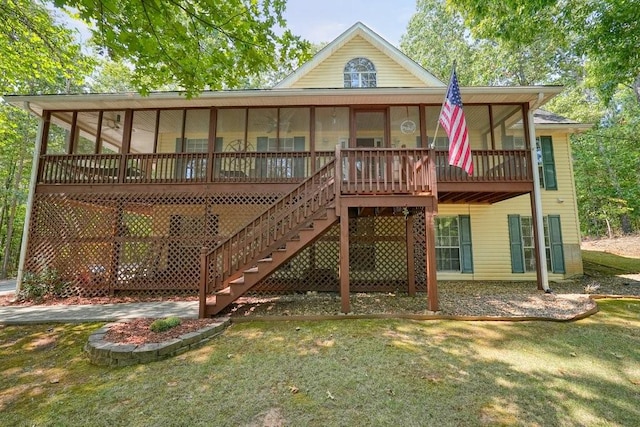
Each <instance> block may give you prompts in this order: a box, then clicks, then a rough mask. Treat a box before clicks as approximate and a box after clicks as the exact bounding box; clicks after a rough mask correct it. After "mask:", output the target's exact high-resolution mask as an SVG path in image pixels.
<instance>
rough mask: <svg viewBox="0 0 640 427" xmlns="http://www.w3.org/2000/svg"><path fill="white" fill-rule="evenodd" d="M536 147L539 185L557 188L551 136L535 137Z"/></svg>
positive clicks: (551, 188)
mask: <svg viewBox="0 0 640 427" xmlns="http://www.w3.org/2000/svg"><path fill="white" fill-rule="evenodd" d="M536 149H537V153H538V173H539V176H540V187H541V188H545V189H547V190H557V189H558V181H557V180H556V164H555V159H554V156H553V143H552V141H551V137H550V136H541V137H538V138H536Z"/></svg>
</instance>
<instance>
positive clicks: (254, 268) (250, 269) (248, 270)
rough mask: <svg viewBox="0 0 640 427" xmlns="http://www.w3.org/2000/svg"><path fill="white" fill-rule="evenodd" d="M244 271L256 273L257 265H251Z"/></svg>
mask: <svg viewBox="0 0 640 427" xmlns="http://www.w3.org/2000/svg"><path fill="white" fill-rule="evenodd" d="M244 272H245V273H257V272H258V267H251V268H249V269H247V270H245V271H244Z"/></svg>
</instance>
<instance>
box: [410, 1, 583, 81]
mask: <svg viewBox="0 0 640 427" xmlns="http://www.w3.org/2000/svg"><path fill="white" fill-rule="evenodd" d="M401 48H402V50H403V51H404V52H405V53H407V54H408V55H409V56H410V57H412V58H413V59H415V60H416V61H418V62H420V63H421V64H422V65H423V66H424V67H426V68H427V69H429V70H430V71H432V72H433V73H434V74H436V75H438V76H439V77H440V78H441V79H443V80H446V79H447V78H448V76H449V73H450V70H451V64H452V62H453V60H457V61H458V64H459V65H460V66H459V67H458V78H459V80H460V83H461V84H463V85H468V86H474V85H483V86H485V85H521V86H526V85H532V84H557V83H562V82H563V81H564V80H567V77H569V78H570V79H571V80H574V79H575V74H576V73H580V72H581V71H580V69H581V66H582V63H581V60H580V58H578V57H576V56H575V55H574V54H573V53H572V52H571V51H569V50H568V49H566V44H558V43H557V42H556V41H554V40H550V39H547V38H545V37H544V36H543V35H540V36H539V37H537V38H536V39H535V41H534V42H532V43H529V44H514V43H508V42H506V41H504V40H501V39H499V38H496V37H493V35H491V34H472V33H471V31H470V29H469V28H468V27H467V25H466V23H465V20H464V18H463V16H462V14H460V13H459V12H458V11H456V10H454V9H452V8H448V7H446V0H418V1H417V4H416V12H415V14H414V15H413V16H412V17H411V20H410V21H409V25H408V27H407V33H406V34H405V35H404V36H403V37H402V40H401Z"/></svg>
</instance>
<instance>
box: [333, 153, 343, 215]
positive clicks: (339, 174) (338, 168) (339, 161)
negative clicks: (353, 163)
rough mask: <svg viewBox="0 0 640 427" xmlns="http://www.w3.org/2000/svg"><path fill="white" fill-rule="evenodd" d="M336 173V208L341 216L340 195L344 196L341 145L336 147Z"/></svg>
mask: <svg viewBox="0 0 640 427" xmlns="http://www.w3.org/2000/svg"><path fill="white" fill-rule="evenodd" d="M334 163H335V167H336V173H335V178H334V181H335V182H334V184H333V187H334V189H335V193H336V195H335V199H334V203H335V206H336V214H337V215H338V216H340V215H341V207H340V195H341V194H342V159H341V158H340V144H338V145H336V157H335V160H334Z"/></svg>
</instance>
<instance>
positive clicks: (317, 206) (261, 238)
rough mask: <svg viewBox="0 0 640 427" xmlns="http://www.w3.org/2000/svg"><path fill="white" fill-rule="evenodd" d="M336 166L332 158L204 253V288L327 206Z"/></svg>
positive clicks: (213, 287)
mask: <svg viewBox="0 0 640 427" xmlns="http://www.w3.org/2000/svg"><path fill="white" fill-rule="evenodd" d="M335 170H336V168H335V167H334V165H333V162H329V163H327V164H326V165H325V166H323V167H322V168H320V169H319V170H318V171H317V172H316V173H315V174H314V175H313V176H311V177H310V178H307V179H306V180H304V181H303V182H301V183H300V184H299V185H298V186H297V187H296V188H294V189H293V190H292V191H291V192H289V193H288V194H286V195H285V196H283V197H282V198H281V199H279V200H278V201H276V202H275V203H274V204H273V205H271V206H270V207H269V208H268V209H267V210H265V211H264V212H263V213H261V214H260V215H258V216H257V217H256V218H255V219H253V220H252V221H250V222H249V223H248V224H247V225H246V226H245V227H244V228H242V229H240V230H239V231H237V232H236V233H235V234H233V235H232V236H230V237H228V238H227V239H226V240H224V241H223V242H221V243H219V244H218V245H217V246H216V247H215V248H214V249H213V250H211V251H209V252H207V253H205V254H203V257H204V258H203V265H204V266H206V270H205V274H204V275H203V277H202V278H201V280H203V281H204V282H203V284H204V286H203V289H206V290H207V291H208V292H210V291H213V290H220V289H221V288H222V286H223V283H224V282H225V281H226V280H227V279H229V278H230V277H233V276H234V275H235V274H237V273H238V272H241V271H242V270H243V269H244V268H247V267H249V266H251V265H252V264H253V263H254V262H255V260H256V259H258V258H262V257H264V256H266V255H267V254H268V253H269V252H272V251H273V250H274V245H275V246H276V247H277V245H279V244H281V242H282V239H283V238H285V237H286V236H287V233H289V232H291V231H292V230H295V229H296V228H297V227H299V226H300V225H301V224H304V223H306V222H308V221H309V219H310V218H312V217H313V216H314V215H316V214H317V213H319V212H321V211H322V210H323V209H326V207H327V204H328V203H329V202H331V201H332V200H333V199H334V197H335V190H334V185H335V179H334V178H335Z"/></svg>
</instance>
